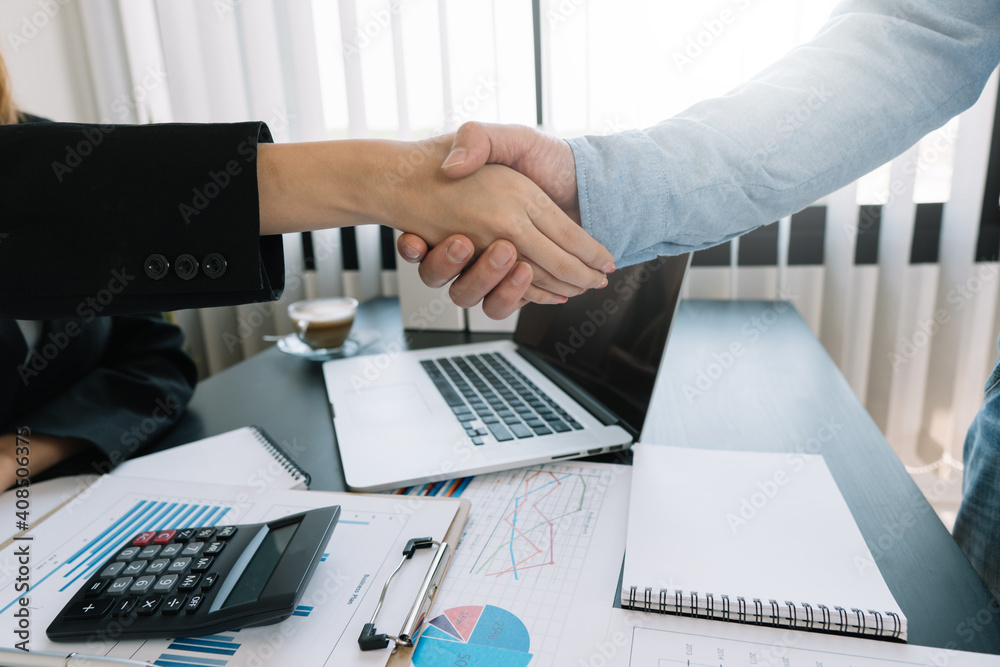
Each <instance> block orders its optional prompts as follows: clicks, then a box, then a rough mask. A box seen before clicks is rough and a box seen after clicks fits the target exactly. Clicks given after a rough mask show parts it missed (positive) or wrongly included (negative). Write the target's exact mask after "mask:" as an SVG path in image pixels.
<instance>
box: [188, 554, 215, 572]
mask: <svg viewBox="0 0 1000 667" xmlns="http://www.w3.org/2000/svg"><path fill="white" fill-rule="evenodd" d="M214 560H215V556H202V557H201V558H199V559H198V560H196V561H195V562H194V565H192V566H191V571H192V572H204V571H205V570H207V569H208V568H210V567H212V561H214Z"/></svg>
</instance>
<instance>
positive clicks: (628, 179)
mask: <svg viewBox="0 0 1000 667" xmlns="http://www.w3.org/2000/svg"><path fill="white" fill-rule="evenodd" d="M998 61H1000V0H844V2H841V3H840V4H838V5H837V7H836V9H835V10H834V12H833V14H832V15H831V17H830V20H829V21H828V22H827V23H826V24H825V25H824V26H823V28H822V29H821V30H820V32H819V33H818V34H817V35H816V37H814V38H813V39H812V40H811V41H810V42H808V43H806V44H804V45H802V46H800V47H798V48H796V49H793V50H792V51H790V52H789V53H788V54H787V55H786V56H785V57H784V58H782V59H781V60H779V61H778V62H776V63H775V64H774V65H772V66H771V67H769V68H767V69H766V70H764V71H763V72H761V73H760V74H758V75H757V76H755V77H754V78H753V79H751V80H749V81H748V82H746V83H745V84H743V85H742V86H740V87H739V88H737V89H735V90H733V91H731V92H730V93H728V94H727V95H725V96H723V97H718V98H714V99H709V100H705V101H703V102H699V103H698V104H695V105H694V106H692V107H691V108H689V109H687V110H686V111H684V112H682V113H680V114H678V115H677V116H675V117H673V118H670V119H669V120H666V121H664V122H662V123H660V124H658V125H656V126H654V127H651V128H649V129H647V130H643V131H629V132H623V133H620V134H614V135H610V136H604V137H599V136H587V137H579V138H575V139H571V140H570V141H569V143H570V146H571V147H572V149H573V155H574V157H575V159H576V171H577V187H578V190H579V196H580V213H581V216H582V221H583V226H584V229H586V230H587V231H588V232H589V233H590V234H591V235H592V236H594V238H596V239H597V240H598V241H600V242H601V243H603V244H604V246H605V247H607V248H608V250H610V251H611V252H612V254H613V255H614V256H615V259H616V260H617V262H618V264H619V266H626V265H629V264H634V263H637V262H640V261H644V260H647V259H650V258H652V257H655V256H657V255H666V254H677V253H682V252H688V251H691V250H698V249H701V248H705V247H708V246H711V245H715V244H717V243H720V242H723V241H726V240H728V239H730V238H732V237H734V236H738V235H740V234H743V233H746V232H748V231H751V230H752V229H754V228H756V227H758V226H759V225H762V224H768V223H771V222H774V221H775V220H778V219H779V218H782V217H784V216H786V215H790V214H791V213H794V212H795V211H798V210H800V209H802V208H804V207H806V206H808V205H809V204H811V203H812V202H814V201H816V200H817V199H818V198H820V197H822V196H824V195H826V194H828V193H830V192H833V191H834V190H837V189H838V188H841V187H843V186H845V185H847V184H848V183H850V182H851V181H853V180H855V179H857V178H859V177H860V176H862V175H864V174H866V173H868V172H869V171H871V170H872V169H874V168H875V167H878V166H879V165H881V164H884V163H885V162H886V161H888V160H889V159H891V158H893V157H895V156H896V155H899V154H900V153H902V152H904V151H905V150H906V149H907V148H909V147H910V146H912V145H913V144H915V143H916V142H917V141H919V140H920V138H921V137H923V136H924V135H925V134H927V133H928V132H930V131H932V130H934V129H935V128H938V127H940V126H942V125H944V124H945V123H946V122H947V121H948V120H949V119H951V118H952V117H953V116H955V115H957V114H959V113H961V112H962V111H964V110H965V109H967V108H968V107H970V106H971V105H972V104H973V103H974V102H975V101H976V100H977V99H978V97H979V95H980V93H981V92H982V90H983V88H984V86H985V85H986V81H987V79H988V78H989V76H990V74H991V72H992V71H993V69H994V68H995V67H996V66H997V62H998ZM960 131H961V130H960Z"/></svg>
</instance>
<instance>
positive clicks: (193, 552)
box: [181, 542, 205, 556]
mask: <svg viewBox="0 0 1000 667" xmlns="http://www.w3.org/2000/svg"><path fill="white" fill-rule="evenodd" d="M204 548H205V543H204V542H188V543H187V545H185V547H184V550H183V551H181V555H182V556H200V555H201V550H202V549H204Z"/></svg>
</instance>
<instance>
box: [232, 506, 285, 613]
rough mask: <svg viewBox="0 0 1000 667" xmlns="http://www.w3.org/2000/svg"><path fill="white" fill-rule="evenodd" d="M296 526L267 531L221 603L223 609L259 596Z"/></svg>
mask: <svg viewBox="0 0 1000 667" xmlns="http://www.w3.org/2000/svg"><path fill="white" fill-rule="evenodd" d="M298 527H299V524H298V523H293V524H289V525H287V526H282V527H281V528H277V529H275V530H268V531H267V534H266V535H265V536H264V540H263V541H262V542H261V543H260V546H259V547H257V551H256V553H254V555H253V558H252V559H251V560H250V562H249V563H248V564H247V567H246V569H245V570H243V574H242V575H240V578H239V579H238V580H237V581H236V585H235V586H234V587H233V590H232V591H231V592H230V593H229V597H227V598H226V601H225V603H223V605H222V608H223V609H225V608H227V607H233V606H236V605H238V604H243V603H244V602H253V601H254V600H256V599H257V598H258V597H260V592H261V591H262V590H264V585H265V584H267V580H268V579H270V578H271V574H272V573H273V572H274V566H275V565H277V564H278V560H279V559H280V558H281V554H283V553H284V552H285V547H287V546H288V543H289V542H291V541H292V535H293V534H294V533H295V530H296V529H297V528H298Z"/></svg>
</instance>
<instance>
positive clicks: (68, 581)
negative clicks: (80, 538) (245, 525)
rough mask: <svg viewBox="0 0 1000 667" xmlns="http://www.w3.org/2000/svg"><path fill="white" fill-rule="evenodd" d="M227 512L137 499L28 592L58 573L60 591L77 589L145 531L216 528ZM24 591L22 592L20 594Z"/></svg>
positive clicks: (224, 508) (37, 581) (219, 508)
mask: <svg viewBox="0 0 1000 667" xmlns="http://www.w3.org/2000/svg"><path fill="white" fill-rule="evenodd" d="M229 509H230V508H229V507H223V506H216V505H198V504H192V503H178V502H164V501H156V500H140V501H139V502H137V503H136V504H135V505H133V506H132V507H131V509H129V510H128V511H127V512H125V513H124V514H122V515H121V516H120V517H118V518H117V519H115V520H114V521H113V522H112V523H111V525H110V526H108V527H107V528H105V529H104V530H102V531H101V532H100V534H98V535H97V536H96V537H94V538H93V539H92V540H90V541H89V542H87V543H86V544H85V545H84V546H83V547H81V548H80V549H79V550H77V551H76V552H75V553H74V554H73V555H72V556H70V557H69V558H67V559H66V560H64V561H63V562H62V563H61V564H60V565H58V566H57V567H55V568H54V569H53V570H52V571H50V572H49V573H47V574H46V575H45V576H43V577H41V578H40V579H36V580H35V581H34V582H33V584H32V586H31V588H30V589H29V590H28V591H27V592H31V591H33V590H36V589H37V588H38V587H39V586H40V585H42V584H43V583H44V582H45V581H46V580H47V579H49V578H50V577H52V576H54V575H56V574H57V573H59V576H58V577H57V580H58V581H59V583H60V584H61V588H60V589H59V590H60V592H62V591H65V590H67V589H70V588H73V587H75V586H79V585H80V583H81V579H82V580H85V579H86V578H88V577H90V576H91V575H92V574H93V573H94V572H96V571H97V568H99V567H100V566H101V565H103V564H104V562H105V561H107V559H108V558H110V557H111V555H112V554H114V553H115V551H117V550H118V549H121V548H122V547H123V546H124V545H125V543H126V542H127V541H128V540H129V539H131V538H132V537H134V536H135V535H138V534H139V533H142V532H145V531H148V530H163V529H167V528H193V527H197V526H215V525H218V522H219V521H221V520H222V518H223V517H225V516H226V514H227V513H228V512H229ZM27 592H24V593H22V595H24V594H26V593H27ZM19 598H20V595H19V596H18V598H15V599H14V600H11V601H10V603H9V604H7V605H6V606H5V607H3V608H2V609H0V613H3V612H5V611H7V610H8V609H10V608H11V607H12V606H13V605H15V604H17V600H18V599H19Z"/></svg>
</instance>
